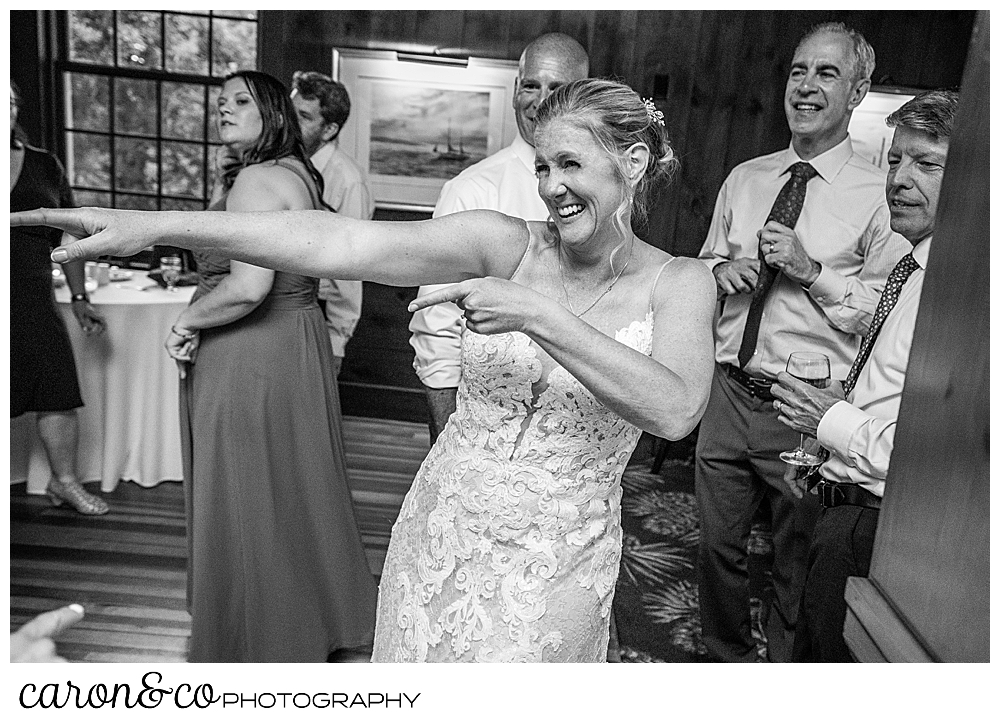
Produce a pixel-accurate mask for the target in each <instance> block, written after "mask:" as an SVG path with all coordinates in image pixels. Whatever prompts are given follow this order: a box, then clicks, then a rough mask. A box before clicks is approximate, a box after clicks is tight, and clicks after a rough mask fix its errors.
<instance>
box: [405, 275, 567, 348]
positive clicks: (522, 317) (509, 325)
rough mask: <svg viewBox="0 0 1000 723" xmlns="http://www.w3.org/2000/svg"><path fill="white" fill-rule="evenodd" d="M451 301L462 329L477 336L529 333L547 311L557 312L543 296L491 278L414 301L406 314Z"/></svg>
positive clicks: (437, 292) (471, 280)
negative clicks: (461, 318)
mask: <svg viewBox="0 0 1000 723" xmlns="http://www.w3.org/2000/svg"><path fill="white" fill-rule="evenodd" d="M446 301H454V302H455V304H456V305H457V306H458V308H460V309H461V310H462V312H463V314H464V316H465V323H466V326H467V327H468V328H469V329H470V330H471V331H474V332H475V333H477V334H502V333H504V332H508V331H521V332H525V333H530V330H531V329H532V328H533V327H534V325H535V324H536V323H537V322H538V321H539V319H541V318H544V317H545V315H546V313H548V311H547V310H551V309H552V308H561V307H559V305H558V304H555V302H553V301H552V300H551V299H549V298H548V297H547V296H543V295H542V294H539V293H538V292H536V291H532V290H531V289H529V288H527V287H525V286H521V285H520V284H518V283H515V282H513V281H506V280H504V279H498V278H494V277H486V278H482V279H468V280H467V281H462V282H461V283H458V284H454V285H453V286H449V287H447V288H445V289H440V290H438V291H434V292H431V293H429V294H426V295H424V296H420V297H418V298H416V299H414V300H413V301H412V302H411V303H410V306H409V307H408V310H409V311H411V312H413V311H418V310H420V309H424V308H426V307H428V306H433V305H434V304H441V303H444V302H446Z"/></svg>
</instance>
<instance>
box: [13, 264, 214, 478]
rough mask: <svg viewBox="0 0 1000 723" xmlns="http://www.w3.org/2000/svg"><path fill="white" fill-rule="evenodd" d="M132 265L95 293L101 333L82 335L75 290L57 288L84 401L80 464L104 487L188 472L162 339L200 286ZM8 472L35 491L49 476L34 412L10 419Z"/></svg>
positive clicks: (172, 370)
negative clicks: (170, 282) (73, 304)
mask: <svg viewBox="0 0 1000 723" xmlns="http://www.w3.org/2000/svg"><path fill="white" fill-rule="evenodd" d="M132 273H133V276H132V279H130V280H129V281H125V282H121V283H113V284H109V285H107V286H103V287H101V288H99V289H97V290H96V291H94V292H92V293H91V295H90V300H91V303H92V304H93V305H94V307H95V308H96V309H97V310H98V311H99V312H100V313H101V314H102V315H103V316H104V319H105V322H106V323H107V326H106V328H105V331H104V333H103V334H101V335H100V336H96V337H86V336H84V334H83V331H82V330H81V329H80V325H79V324H78V323H77V321H76V317H74V316H73V312H72V310H71V309H70V306H69V290H68V289H67V288H66V287H63V288H61V289H57V290H56V301H57V302H58V306H59V311H60V312H61V313H62V315H63V318H64V319H65V320H66V328H67V329H68V330H69V336H70V340H71V342H72V344H73V355H74V356H75V357H76V369H77V375H78V376H79V379H80V391H81V393H82V395H83V401H84V407H83V408H82V409H80V410H79V412H78V414H79V419H80V445H79V453H78V456H77V470H78V472H79V474H80V478H81V479H82V480H83V481H85V482H92V481H95V480H100V482H101V489H102V490H103V491H104V492H110V491H111V490H113V489H114V488H115V486H116V485H117V484H118V481H119V480H132V481H134V482H136V483H138V484H140V485H142V486H143V487H152V486H154V485H156V484H157V483H159V482H162V481H164V480H179V479H181V477H182V474H181V443H180V423H179V419H178V399H177V394H178V389H177V366H176V364H175V363H174V361H173V360H172V359H171V358H170V357H168V356H167V352H166V351H165V350H164V348H163V342H164V341H165V340H166V338H167V333H168V332H169V330H170V325H171V324H173V323H174V321H175V320H176V319H177V316H178V314H180V312H181V311H182V310H183V308H184V307H185V306H187V304H188V303H189V302H190V300H191V296H192V295H193V294H194V287H190V286H188V287H181V288H180V289H178V290H177V291H176V292H174V293H170V292H168V291H166V290H165V289H161V288H160V287H158V286H156V285H155V282H153V281H151V280H150V279H149V278H148V277H147V276H146V274H145V272H142V271H133V272H132ZM150 286H152V287H153V288H146V287H150ZM140 289H145V290H140ZM10 476H11V482H12V483H14V482H23V481H24V480H27V481H28V491H29V492H43V491H44V489H45V485H46V484H47V483H48V480H49V477H50V468H49V463H48V460H47V459H46V456H45V450H44V448H43V447H42V444H41V441H40V440H39V439H38V435H37V433H36V431H35V415H34V414H31V413H28V414H24V415H22V416H21V417H18V418H17V419H12V420H11V429H10Z"/></svg>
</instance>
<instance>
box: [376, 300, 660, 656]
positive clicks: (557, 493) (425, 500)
mask: <svg viewBox="0 0 1000 723" xmlns="http://www.w3.org/2000/svg"><path fill="white" fill-rule="evenodd" d="M652 331H653V313H652V309H650V311H649V313H648V314H647V315H646V317H645V318H644V319H642V320H640V321H634V322H632V323H631V324H630V325H629V326H628V327H626V328H624V329H621V330H620V331H619V332H618V333H617V334H616V335H615V338H616V339H617V340H618V341H620V342H622V343H624V344H626V345H628V346H630V347H632V348H633V349H636V350H638V351H640V352H642V353H643V354H647V355H648V354H650V353H651V349H652ZM639 435H640V430H639V429H638V428H636V427H634V426H633V425H631V424H629V423H628V422H626V421H625V420H623V419H622V418H621V417H619V416H618V415H617V414H615V413H614V412H612V411H611V410H609V409H608V408H607V407H605V406H604V405H603V404H602V403H601V402H599V401H597V399H595V398H594V396H593V395H592V394H591V393H590V392H589V391H588V390H587V389H586V388H585V387H584V386H583V385H582V384H580V382H578V381H577V380H576V379H575V378H574V377H573V376H572V375H571V374H569V373H568V372H567V371H566V370H565V369H563V368H562V367H561V366H559V365H558V364H555V363H554V362H552V360H551V358H549V357H548V356H547V355H545V353H544V352H543V351H542V350H541V349H539V348H538V347H536V346H535V344H534V343H533V342H532V341H531V340H530V339H529V338H528V337H527V336H525V335H524V334H521V333H517V332H512V333H505V334H497V335H491V336H483V335H480V334H476V333H473V332H470V331H466V332H465V333H464V334H463V349H462V381H461V385H460V387H459V391H458V404H457V410H456V412H455V413H454V414H453V415H452V417H451V419H450V420H449V422H448V424H447V425H446V426H445V429H444V430H443V432H442V433H441V436H440V437H439V439H438V441H437V443H436V444H435V446H434V448H433V449H432V450H431V452H430V454H429V455H428V457H427V459H426V460H425V461H424V464H423V466H422V467H421V469H420V471H419V472H418V474H417V477H416V479H415V481H414V483H413V486H412V488H411V489H410V491H409V493H408V494H407V496H406V499H405V501H404V503H403V506H402V509H401V511H400V515H399V519H398V520H397V522H396V524H395V526H394V528H393V533H392V540H391V542H390V546H389V553H388V556H387V559H386V565H385V569H384V571H383V576H382V584H381V589H380V593H379V615H378V623H377V629H376V640H375V655H374V660H376V661H380V662H402V661H469V662H471V661H480V662H490V661H496V662H513V661H565V662H569V661H577V662H578V661H593V662H600V661H603V660H605V658H606V653H607V643H608V623H609V619H610V618H609V616H610V610H611V601H612V597H613V594H614V587H615V582H616V579H617V576H618V564H619V559H620V557H621V536H622V535H621V523H620V509H619V504H620V501H621V486H620V481H621V476H622V472H623V471H624V468H625V465H626V463H627V462H628V459H629V456H630V455H631V453H632V450H633V449H634V447H635V444H636V442H637V441H638V438H639Z"/></svg>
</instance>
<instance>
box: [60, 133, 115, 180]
mask: <svg viewBox="0 0 1000 723" xmlns="http://www.w3.org/2000/svg"><path fill="white" fill-rule="evenodd" d="M66 157H67V158H68V159H69V178H70V183H71V184H72V185H74V186H89V187H91V188H111V139H110V138H108V137H107V136H97V135H92V134H89V133H67V134H66Z"/></svg>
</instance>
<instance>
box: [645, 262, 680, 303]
mask: <svg viewBox="0 0 1000 723" xmlns="http://www.w3.org/2000/svg"><path fill="white" fill-rule="evenodd" d="M678 258H679V257H677V256H674V257H673V258H672V259H670V261H666V262H664V264H663V266H661V267H660V270H659V271H657V272H656V278H655V279H653V286H652V288H650V290H649V313H651V314H652V313H653V296H654V295H655V294H656V285H657V284H658V283H659V282H660V276H662V275H663V270H664V269H665V268H667V266H669V265H670V264H671V263H672V262H674V261H676V260H677V259H678Z"/></svg>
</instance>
